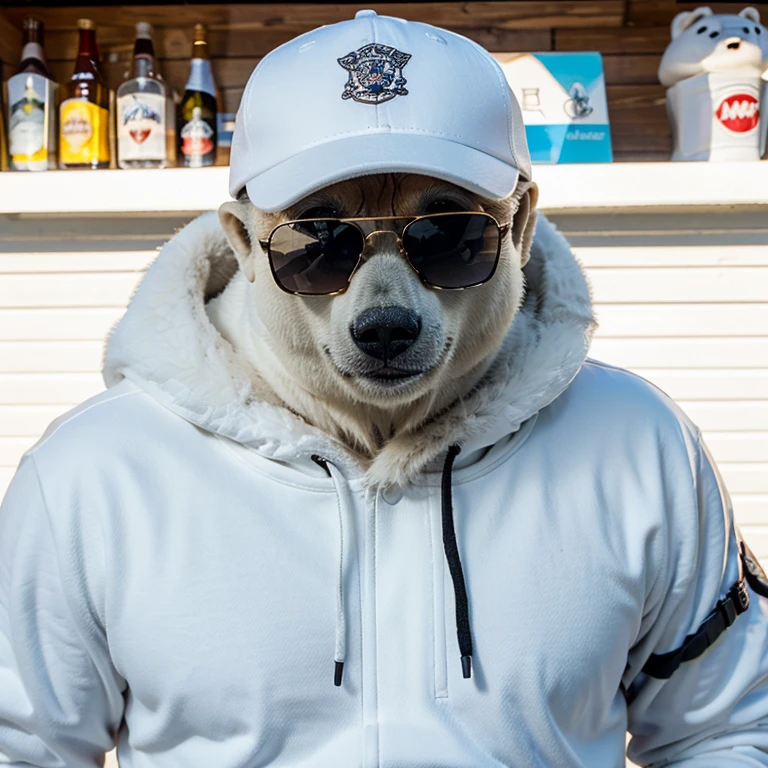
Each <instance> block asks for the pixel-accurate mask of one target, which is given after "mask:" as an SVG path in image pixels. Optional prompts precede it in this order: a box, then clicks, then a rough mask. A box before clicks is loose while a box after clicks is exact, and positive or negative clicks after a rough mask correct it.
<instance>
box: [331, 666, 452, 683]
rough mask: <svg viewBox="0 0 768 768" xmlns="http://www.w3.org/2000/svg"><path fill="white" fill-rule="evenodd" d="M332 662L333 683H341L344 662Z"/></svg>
mask: <svg viewBox="0 0 768 768" xmlns="http://www.w3.org/2000/svg"><path fill="white" fill-rule="evenodd" d="M334 664H335V665H336V666H335V669H334V670H333V684H334V685H341V676H342V675H343V674H344V662H343V661H336V662H334ZM465 677H466V675H465Z"/></svg>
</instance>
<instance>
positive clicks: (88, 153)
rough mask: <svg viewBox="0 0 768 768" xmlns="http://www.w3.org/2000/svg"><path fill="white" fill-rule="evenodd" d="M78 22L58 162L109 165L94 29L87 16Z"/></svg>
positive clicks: (72, 165) (69, 165)
mask: <svg viewBox="0 0 768 768" xmlns="http://www.w3.org/2000/svg"><path fill="white" fill-rule="evenodd" d="M77 26H78V28H79V30H80V45H79V47H78V51H77V59H76V61H75V71H74V74H73V75H72V78H71V80H70V81H69V82H68V83H67V85H66V89H67V91H66V97H65V99H64V101H62V102H61V108H60V110H59V136H60V140H59V166H60V167H61V168H108V167H109V92H108V90H107V88H106V86H105V85H104V81H103V80H102V78H101V73H100V72H99V65H98V58H99V53H98V49H97V48H96V30H95V29H94V26H93V22H92V21H91V20H90V19H80V20H79V21H78V22H77Z"/></svg>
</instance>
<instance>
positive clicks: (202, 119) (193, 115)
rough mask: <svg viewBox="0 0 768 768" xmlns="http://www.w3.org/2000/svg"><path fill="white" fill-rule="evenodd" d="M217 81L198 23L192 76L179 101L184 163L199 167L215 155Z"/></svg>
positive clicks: (180, 133) (180, 150) (191, 68)
mask: <svg viewBox="0 0 768 768" xmlns="http://www.w3.org/2000/svg"><path fill="white" fill-rule="evenodd" d="M216 112H217V109H216V85H215V83H214V82H213V72H212V71H211V62H210V61H209V60H208V44H207V43H206V42H205V27H204V26H203V25H202V24H196V25H195V42H194V44H193V46H192V61H191V64H190V70H189V80H187V87H186V88H185V90H184V96H183V97H182V99H181V104H180V105H179V116H178V121H177V123H178V128H177V130H178V142H179V145H178V146H179V156H180V158H181V162H182V165H185V166H187V167H190V168H200V167H201V166H204V165H213V162H214V160H215V159H216V143H217V136H216Z"/></svg>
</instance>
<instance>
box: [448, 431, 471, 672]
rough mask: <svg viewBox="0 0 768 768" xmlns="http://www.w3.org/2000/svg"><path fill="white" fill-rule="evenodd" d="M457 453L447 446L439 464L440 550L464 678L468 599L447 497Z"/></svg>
mask: <svg viewBox="0 0 768 768" xmlns="http://www.w3.org/2000/svg"><path fill="white" fill-rule="evenodd" d="M460 452H461V448H460V447H459V446H458V445H452V446H451V447H450V448H449V449H448V455H447V456H446V457H445V464H443V482H442V488H441V496H442V506H443V549H444V550H445V558H446V560H448V569H449V570H450V572H451V578H452V579H453V594H454V596H455V601H456V634H457V635H458V637H459V653H460V654H461V672H462V674H463V675H464V677H472V632H471V630H470V628H469V601H468V600H467V588H466V585H465V584H464V571H463V570H462V569H461V559H460V558H459V548H458V546H457V544H456V530H455V529H454V527H453V500H452V497H451V471H452V470H453V462H454V461H455V460H456V457H457V456H458V455H459V453H460Z"/></svg>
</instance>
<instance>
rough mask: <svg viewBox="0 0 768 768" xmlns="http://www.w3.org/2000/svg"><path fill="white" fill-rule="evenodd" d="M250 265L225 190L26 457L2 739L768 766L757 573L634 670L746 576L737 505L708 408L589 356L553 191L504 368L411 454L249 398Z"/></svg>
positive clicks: (8, 510) (0, 757)
mask: <svg viewBox="0 0 768 768" xmlns="http://www.w3.org/2000/svg"><path fill="white" fill-rule="evenodd" d="M234 272H235V267H234V261H233V258H232V255H231V253H230V252H229V251H228V249H227V248H226V246H225V245H224V241H223V238H222V235H221V232H220V230H219V229H218V225H217V223H216V219H215V217H213V216H203V217H201V218H200V219H197V220H196V221H194V222H193V223H192V224H190V225H189V226H188V227H186V228H185V229H184V230H183V231H182V232H181V233H180V234H179V235H177V236H176V237H175V238H174V239H173V240H172V241H171V242H170V243H169V244H168V245H167V246H166V247H165V248H164V249H163V250H162V252H161V253H160V255H159V257H158V259H157V260H156V262H155V264H154V265H153V266H152V268H151V269H150V270H149V272H148V274H147V276H146V278H145V279H144V281H143V282H142V284H141V286H140V288H139V290H138V293H137V294H136V296H135V298H134V299H133V301H132V303H131V306H130V307H129V309H128V312H127V314H126V316H125V318H124V319H123V320H122V321H121V323H120V324H119V325H118V327H117V328H116V330H115V331H114V332H113V334H112V336H111V339H110V343H109V347H108V350H107V356H106V365H105V379H106V381H107V384H108V385H110V389H108V390H107V391H106V392H105V393H103V394H102V395H99V396H98V397H95V398H93V399H91V400H89V401H88V402H86V403H84V404H83V405H81V406H80V407H78V408H76V409H75V410H74V411H72V412H70V413H69V414H67V415H66V416H64V417H62V418H61V419H59V420H57V421H56V422H54V424H53V425H52V426H51V428H50V429H49V430H48V432H47V433H46V435H45V436H44V437H43V439H42V440H41V441H40V442H39V443H38V444H37V445H36V446H35V447H34V448H33V449H32V450H31V451H30V452H29V453H28V454H27V455H26V456H25V458H24V460H23V461H22V464H21V466H20V467H19V470H18V473H17V475H16V477H15V479H14V480H13V482H12V484H11V487H10V489H9V491H8V494H7V497H6V499H5V502H4V503H3V506H2V508H1V510H0V764H2V765H5V764H8V765H11V766H17V767H19V768H20V767H21V766H46V767H47V768H53V766H66V767H67V768H85V766H94V765H97V764H99V763H100V760H101V755H102V754H103V753H104V752H105V751H106V750H109V749H110V748H111V747H112V744H113V741H114V739H115V737H117V740H118V756H119V760H120V764H121V766H122V768H171V767H173V768H178V767H180V766H183V767H184V768H257V767H258V766H275V767H276V768H277V767H278V766H281V767H285V768H287V767H289V766H290V768H310V767H311V768H360V766H365V768H372V767H373V766H381V768H415V767H416V766H419V767H420V768H422V767H423V768H428V767H439V768H491V766H497V767H498V766H508V767H514V768H526V767H527V766H541V767H542V768H576V767H577V766H585V767H586V768H604V767H608V768H618V767H619V766H622V765H623V763H624V740H625V732H626V730H627V729H629V730H630V731H631V732H632V733H633V734H634V738H633V740H632V742H631V745H630V750H629V754H630V757H631V758H632V759H633V760H634V761H635V762H637V763H639V764H640V765H644V766H645V765H653V766H662V765H663V766H686V768H687V767H690V768H730V767H733V768H736V767H737V766H739V767H746V766H768V651H767V639H768V600H767V599H766V598H764V597H760V596H758V595H757V594H756V593H755V592H753V591H752V590H751V589H750V593H749V594H750V597H751V605H750V607H749V609H748V610H747V611H746V612H745V613H743V614H742V615H740V616H738V617H737V618H736V620H735V622H734V624H733V625H732V626H731V627H730V628H729V629H727V630H726V631H725V633H724V634H723V635H721V636H720V638H719V639H718V640H717V641H716V642H715V644H714V645H712V647H710V648H709V649H708V650H707V651H706V652H705V653H704V654H703V655H701V656H700V657H698V658H697V659H695V660H692V661H688V662H685V663H684V664H682V665H681V666H680V668H679V669H678V670H677V671H676V672H675V673H674V674H673V675H672V677H671V678H670V679H668V680H658V679H654V678H650V677H648V676H647V675H645V674H643V673H642V672H641V671H640V670H641V669H642V668H643V666H644V664H645V663H646V661H647V660H648V658H649V657H650V656H651V654H660V653H664V652H667V651H671V650H673V649H676V648H678V647H679V646H680V645H681V643H682V642H683V640H684V638H685V637H686V635H688V634H689V633H692V632H694V631H695V630H696V629H697V628H698V627H699V626H700V624H701V623H702V621H703V620H704V619H705V617H707V615H708V614H709V613H710V612H711V611H712V610H713V608H714V606H715V604H716V603H717V601H718V600H719V599H720V598H722V597H724V596H725V595H726V593H727V592H728V590H729V589H730V587H731V586H732V585H733V584H734V582H736V581H737V579H738V577H739V558H738V554H737V539H736V531H735V528H734V525H733V521H732V515H731V510H730V505H729V502H728V499H727V495H726V494H725V491H724V489H723V487H722V485H721V484H720V481H719V478H718V476H717V473H716V470H715V469H714V467H713V465H712V463H711V459H710V458H709V456H708V454H707V452H706V449H705V448H704V446H703V444H702V442H701V438H700V434H699V431H698V430H697V429H696V427H694V426H693V425H692V424H691V423H690V422H689V421H688V420H687V419H686V417H685V416H684V415H683V414H682V413H681V412H680V410H679V409H678V408H677V407H676V406H675V405H674V403H672V402H671V401H670V400H669V398H667V397H666V396H665V395H664V394H663V393H661V392H659V391H658V390H657V389H655V388H654V387H653V386H651V385H650V384H648V383H647V382H645V381H643V380H642V379H640V378H638V377H636V376H634V375H632V374H629V373H627V372H625V371H621V370H618V369H615V368H611V367H608V366H605V365H601V364H599V363H596V362H592V361H587V362H584V357H585V354H586V349H587V347H588V344H589V340H590V337H591V332H592V328H593V320H592V314H591V309H590V304H589V294H588V289H587V285H586V281H585V279H584V277H583V275H582V273H581V270H580V269H579V267H578V265H577V263H576V261H575V259H574V257H573V256H572V255H571V253H570V250H569V248H568V246H567V244H566V243H565V241H564V240H563V239H562V238H561V237H560V235H558V234H557V233H556V232H555V231H554V229H553V228H552V227H551V225H550V224H549V223H548V222H547V221H546V220H544V219H543V218H542V219H541V221H540V224H539V226H538V229H537V234H536V241H535V245H534V248H533V253H532V259H531V262H530V264H529V266H528V267H526V278H527V281H528V292H527V298H526V301H525V304H524V307H523V309H522V311H521V313H520V314H519V315H518V316H517V318H516V320H515V322H514V324H513V326H512V328H511V330H510V333H509V337H508V339H507V341H506V343H505V345H504V347H503V349H502V351H501V353H500V355H499V360H498V361H497V363H496V364H495V365H494V366H493V368H492V371H491V374H490V375H489V377H488V378H487V379H486V380H485V381H484V382H483V383H482V385H480V386H479V387H478V388H477V389H476V390H475V391H473V392H472V393H471V394H470V395H468V396H467V397H466V398H465V399H464V400H463V401H462V402H461V403H458V404H457V405H456V406H455V407H454V408H452V409H450V410H449V411H448V412H447V413H445V414H444V415H443V416H442V417H441V418H439V419H437V420H436V421H435V422H434V423H432V424H430V425H429V426H428V427H425V428H424V429H423V430H422V431H421V432H420V433H419V435H418V437H417V438H416V439H413V438H412V439H411V440H410V442H401V443H400V444H398V445H396V446H395V447H394V448H392V449H391V450H390V451H389V453H387V455H386V456H384V458H382V459H381V460H377V461H379V464H378V465H376V467H377V469H376V471H377V473H378V476H379V477H382V476H387V474H389V476H390V477H393V478H395V477H396V478H399V479H400V480H401V482H400V484H399V485H396V486H393V485H389V486H387V487H384V486H383V485H381V484H379V485H377V484H374V483H372V482H371V479H370V478H371V477H372V476H373V475H372V474H371V473H370V472H369V473H368V474H366V473H364V472H363V470H362V469H361V468H360V467H359V466H358V465H357V464H356V463H355V462H354V460H352V459H351V457H350V456H349V455H348V454H347V452H346V451H345V450H344V448H343V446H341V445H340V444H338V443H337V442H335V441H333V440H332V439H330V438H329V437H328V436H326V435H324V434H323V433H320V432H319V431H317V430H315V429H313V428H312V427H310V426H308V425H306V424H305V423H303V422H302V421H301V420H299V419H298V418H297V417H295V416H293V415H292V414H290V413H288V412H287V411H285V410H282V409H279V408H275V407H273V406H268V405H266V404H264V403H259V402H255V401H253V400H252V399H251V398H250V391H251V384H250V383H249V377H248V372H247V371H244V370H243V369H242V368H241V367H240V365H239V362H238V360H237V359H236V358H235V356H234V355H233V351H232V349H231V347H230V346H229V345H228V343H227V342H226V341H224V339H223V338H222V337H221V336H220V335H219V333H218V332H217V330H216V328H215V327H214V326H213V325H212V324H211V322H210V320H209V319H208V316H207V314H206V311H205V299H206V296H210V295H212V294H215V293H217V292H218V291H219V290H220V289H221V287H222V282H224V281H226V280H228V279H230V278H232V279H235V280H237V279H242V277H241V276H240V275H239V274H234ZM233 274H234V277H233ZM454 444H459V445H460V446H461V449H462V450H461V453H460V454H459V456H458V459H457V460H456V464H455V467H454V469H453V471H452V473H451V472H450V471H449V470H446V471H445V472H444V473H442V474H441V469H442V468H443V465H444V462H445V459H446V456H447V455H448V452H449V447H450V446H451V445H454ZM313 456H315V457H318V456H319V457H321V459H322V460H324V462H321V463H325V466H326V467H327V472H326V469H324V468H323V466H320V465H318V463H316V462H315V461H313V458H312V457H313ZM420 466H426V470H425V471H409V467H420ZM441 480H444V481H445V483H444V485H445V487H443V488H442V489H441ZM451 512H452V513H453V519H454V521H455V532H456V540H457V542H458V551H459V553H460V562H461V567H462V569H463V577H464V579H465V583H466V594H467V597H468V617H469V627H470V629H471V642H472V676H471V677H469V678H465V677H464V676H463V675H462V664H461V661H460V653H459V648H458V645H457V629H456V615H457V612H456V602H455V596H454V595H455V593H454V587H453V582H452V579H451V574H450V573H449V568H448V565H447V563H446V555H445V554H444V548H443V528H442V522H443V519H442V516H443V513H446V514H448V515H449V516H450V513H451ZM464 642H466V638H465V640H464ZM335 662H343V677H342V679H341V685H338V686H337V685H334V676H335V675H336V674H338V672H337V670H338V669H339V664H335Z"/></svg>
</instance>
